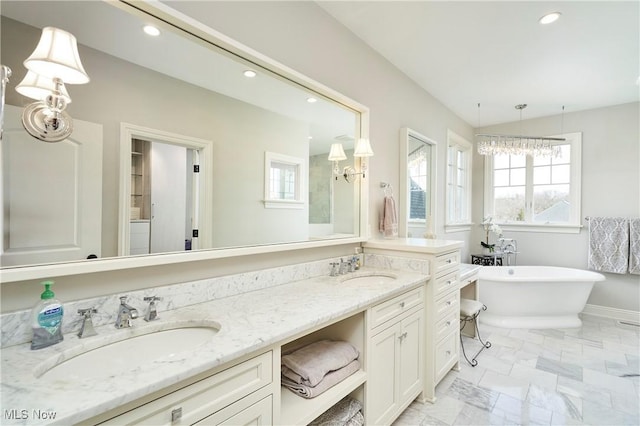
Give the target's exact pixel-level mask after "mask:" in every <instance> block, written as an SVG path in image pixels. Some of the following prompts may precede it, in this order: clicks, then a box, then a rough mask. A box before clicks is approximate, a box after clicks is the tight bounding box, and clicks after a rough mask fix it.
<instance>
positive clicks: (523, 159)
mask: <svg viewBox="0 0 640 426" xmlns="http://www.w3.org/2000/svg"><path fill="white" fill-rule="evenodd" d="M526 165H527V156H526V155H511V167H525V166H526Z"/></svg>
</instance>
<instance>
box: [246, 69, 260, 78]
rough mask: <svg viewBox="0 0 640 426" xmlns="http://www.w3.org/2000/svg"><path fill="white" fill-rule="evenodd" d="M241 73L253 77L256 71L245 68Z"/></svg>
mask: <svg viewBox="0 0 640 426" xmlns="http://www.w3.org/2000/svg"><path fill="white" fill-rule="evenodd" d="M243 74H244V76H245V77H249V78H253V77H255V76H256V75H258V74H256V72H255V71H253V70H246V71H245V72H243Z"/></svg>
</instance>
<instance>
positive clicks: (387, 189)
mask: <svg viewBox="0 0 640 426" xmlns="http://www.w3.org/2000/svg"><path fill="white" fill-rule="evenodd" d="M380 188H383V189H384V195H385V196H387V197H389V196H391V195H393V187H392V186H391V184H390V183H386V182H380Z"/></svg>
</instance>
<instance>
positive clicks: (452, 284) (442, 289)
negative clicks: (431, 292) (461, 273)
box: [435, 271, 458, 297]
mask: <svg viewBox="0 0 640 426" xmlns="http://www.w3.org/2000/svg"><path fill="white" fill-rule="evenodd" d="M457 287H458V272H457V271H454V272H451V273H450V274H447V275H444V276H442V277H440V278H437V279H436V282H435V295H436V297H437V296H439V295H441V294H444V293H446V292H448V291H450V290H453V289H454V288H457Z"/></svg>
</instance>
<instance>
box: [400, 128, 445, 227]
mask: <svg viewBox="0 0 640 426" xmlns="http://www.w3.org/2000/svg"><path fill="white" fill-rule="evenodd" d="M410 136H411V137H413V138H415V139H418V140H420V141H421V142H423V143H425V144H427V145H431V149H432V152H431V164H430V167H431V170H430V171H429V179H430V181H431V192H430V194H429V203H430V206H431V211H430V212H429V213H430V215H429V216H430V217H431V231H432V232H433V233H434V234H435V228H436V200H437V198H436V191H437V187H438V186H437V182H436V177H437V175H438V171H437V164H438V143H437V142H436V141H435V140H433V139H431V138H428V137H426V136H424V135H422V134H420V133H418V132H416V131H415V130H413V129H410V128H408V127H403V128H401V129H400V208H399V215H398V216H399V217H398V234H399V235H400V236H401V237H406V236H407V234H408V233H409V218H408V215H409V201H410V197H409V189H410V188H409V171H408V168H407V156H408V155H409V137H410ZM428 220H429V219H428V218H427V221H428ZM425 226H427V229H428V224H427V223H425ZM415 238H422V237H415Z"/></svg>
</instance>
